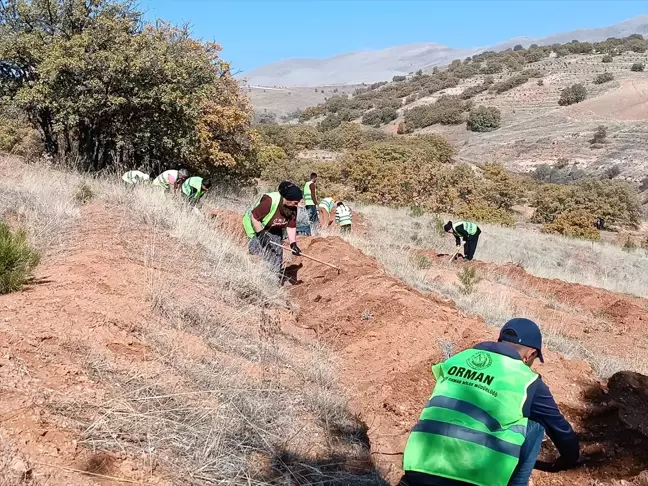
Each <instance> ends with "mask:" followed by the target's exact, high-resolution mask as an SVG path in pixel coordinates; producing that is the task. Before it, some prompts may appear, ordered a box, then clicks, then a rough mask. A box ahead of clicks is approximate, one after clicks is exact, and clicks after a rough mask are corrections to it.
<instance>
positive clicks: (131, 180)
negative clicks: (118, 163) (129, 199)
mask: <svg viewBox="0 0 648 486" xmlns="http://www.w3.org/2000/svg"><path fill="white" fill-rule="evenodd" d="M149 179H150V177H149V175H148V174H146V173H144V172H142V171H141V170H129V171H128V172H126V173H125V174H124V175H123V176H122V180H123V181H124V182H125V183H126V184H128V185H129V186H136V185H137V184H141V183H143V182H148V181H149Z"/></svg>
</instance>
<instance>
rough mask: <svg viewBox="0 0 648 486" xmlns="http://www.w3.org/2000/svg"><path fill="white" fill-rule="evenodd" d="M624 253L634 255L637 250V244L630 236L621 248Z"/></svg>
mask: <svg viewBox="0 0 648 486" xmlns="http://www.w3.org/2000/svg"><path fill="white" fill-rule="evenodd" d="M621 249H622V250H623V251H627V252H628V253H632V252H633V251H635V250H636V249H637V244H636V243H635V242H634V241H632V238H630V237H629V236H628V238H627V239H626V240H625V241H624V242H623V246H622V247H621Z"/></svg>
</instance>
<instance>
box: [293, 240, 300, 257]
mask: <svg viewBox="0 0 648 486" xmlns="http://www.w3.org/2000/svg"><path fill="white" fill-rule="evenodd" d="M290 249H291V250H292V254H293V255H295V256H299V255H301V250H300V249H299V247H298V246H297V243H291V244H290Z"/></svg>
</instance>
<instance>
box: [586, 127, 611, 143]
mask: <svg viewBox="0 0 648 486" xmlns="http://www.w3.org/2000/svg"><path fill="white" fill-rule="evenodd" d="M606 142H607V127H606V126H605V125H599V126H598V127H597V129H596V131H595V132H594V137H593V138H592V140H590V143H591V144H604V143H606Z"/></svg>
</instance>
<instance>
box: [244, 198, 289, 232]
mask: <svg viewBox="0 0 648 486" xmlns="http://www.w3.org/2000/svg"><path fill="white" fill-rule="evenodd" d="M264 196H270V199H272V205H271V206H270V212H269V213H268V214H266V215H265V216H264V217H263V219H262V220H261V226H263V228H264V229H265V227H266V226H267V225H268V223H269V222H270V221H271V220H272V217H273V216H274V215H275V213H276V212H277V209H279V203H280V202H281V194H279V193H278V192H269V193H268V194H264ZM261 199H263V196H261ZM261 199H259V200H258V201H257V203H256V204H255V205H254V206H253V207H252V208H250V209H248V210H247V211H246V212H245V215H244V216H243V228H245V234H246V235H248V238H254V236H255V235H256V231H255V230H254V226H252V211H253V210H254V208H256V207H257V206H258V205H259V204H261Z"/></svg>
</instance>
